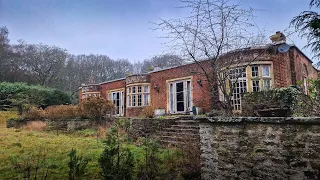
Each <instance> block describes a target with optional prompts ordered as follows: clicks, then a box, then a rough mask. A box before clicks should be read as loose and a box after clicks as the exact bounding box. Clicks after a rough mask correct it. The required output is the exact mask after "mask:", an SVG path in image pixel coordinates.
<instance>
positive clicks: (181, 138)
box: [158, 136, 200, 142]
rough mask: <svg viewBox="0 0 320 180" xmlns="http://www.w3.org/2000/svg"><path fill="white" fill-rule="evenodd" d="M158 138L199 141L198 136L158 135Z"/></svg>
mask: <svg viewBox="0 0 320 180" xmlns="http://www.w3.org/2000/svg"><path fill="white" fill-rule="evenodd" d="M158 139H160V140H166V141H179V142H199V141H200V137H199V138H194V137H188V138H186V137H183V136H158Z"/></svg>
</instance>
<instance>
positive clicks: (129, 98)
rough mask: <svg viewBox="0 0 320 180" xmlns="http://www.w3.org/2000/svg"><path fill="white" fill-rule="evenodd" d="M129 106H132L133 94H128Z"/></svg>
mask: <svg viewBox="0 0 320 180" xmlns="http://www.w3.org/2000/svg"><path fill="white" fill-rule="evenodd" d="M128 106H131V95H128Z"/></svg>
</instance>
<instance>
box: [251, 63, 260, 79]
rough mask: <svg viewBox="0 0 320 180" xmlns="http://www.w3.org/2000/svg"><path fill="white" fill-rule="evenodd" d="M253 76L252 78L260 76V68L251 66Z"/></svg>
mask: <svg viewBox="0 0 320 180" xmlns="http://www.w3.org/2000/svg"><path fill="white" fill-rule="evenodd" d="M251 76H252V77H258V76H259V67H258V66H251Z"/></svg>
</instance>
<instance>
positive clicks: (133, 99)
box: [132, 95, 136, 106]
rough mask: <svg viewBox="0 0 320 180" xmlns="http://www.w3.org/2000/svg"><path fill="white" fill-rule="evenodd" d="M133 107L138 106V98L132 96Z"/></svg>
mask: <svg viewBox="0 0 320 180" xmlns="http://www.w3.org/2000/svg"><path fill="white" fill-rule="evenodd" d="M132 106H136V96H135V95H132Z"/></svg>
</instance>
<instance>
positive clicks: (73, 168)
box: [68, 149, 89, 180]
mask: <svg viewBox="0 0 320 180" xmlns="http://www.w3.org/2000/svg"><path fill="white" fill-rule="evenodd" d="M69 158H70V160H69V163H68V167H69V180H78V179H79V180H80V179H82V178H84V176H85V175H86V172H87V165H88V162H89V160H88V159H87V158H84V157H82V156H77V151H76V150H74V149H72V150H71V152H70V154H69Z"/></svg>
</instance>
